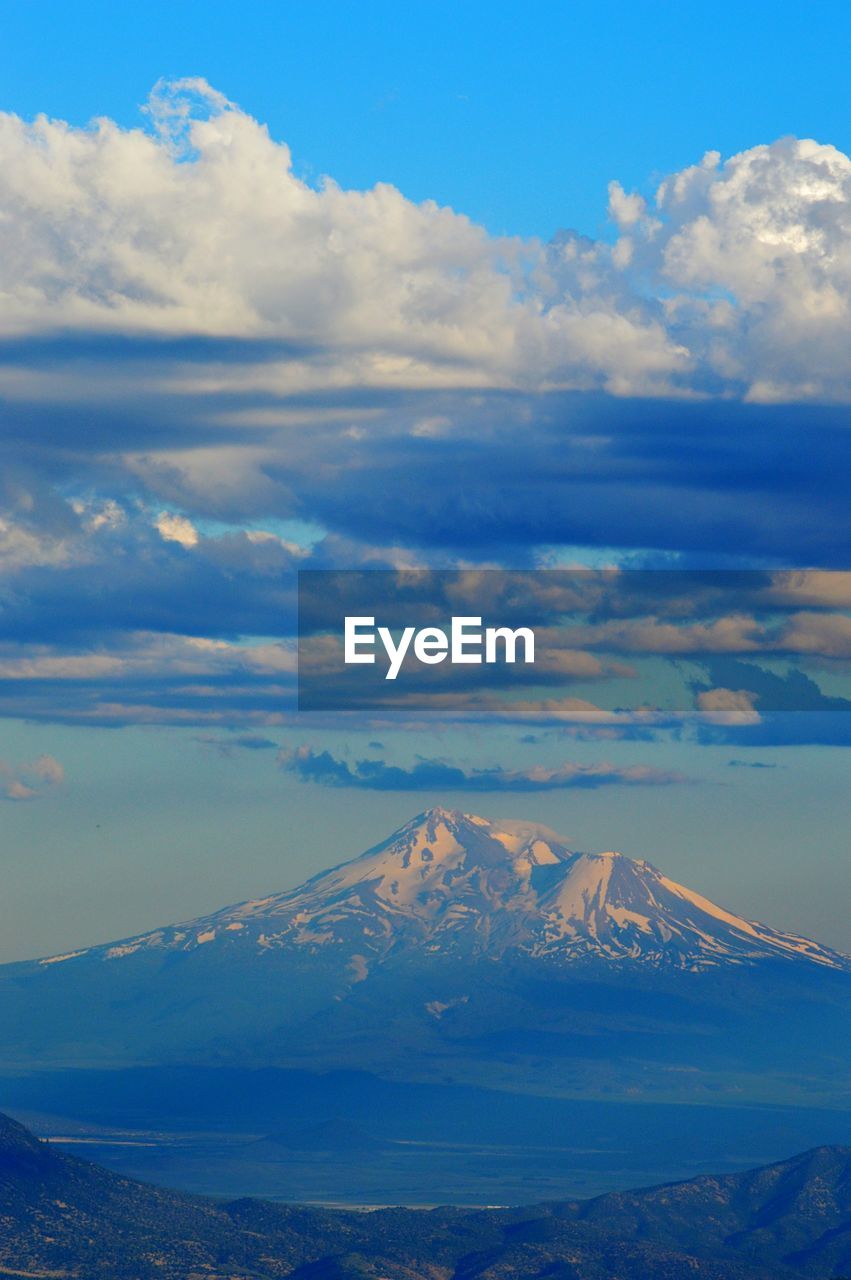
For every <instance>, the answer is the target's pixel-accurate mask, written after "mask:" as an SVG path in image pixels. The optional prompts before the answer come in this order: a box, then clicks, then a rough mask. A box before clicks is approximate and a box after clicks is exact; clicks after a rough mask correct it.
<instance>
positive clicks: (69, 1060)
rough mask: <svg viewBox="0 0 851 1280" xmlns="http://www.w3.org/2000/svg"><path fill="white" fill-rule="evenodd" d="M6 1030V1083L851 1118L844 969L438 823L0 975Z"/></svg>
mask: <svg viewBox="0 0 851 1280" xmlns="http://www.w3.org/2000/svg"><path fill="white" fill-rule="evenodd" d="M329 861H330V859H329ZM0 1026H2V1028H3V1035H2V1036H0V1070H4V1071H10V1070H14V1069H18V1068H19V1067H24V1068H25V1069H30V1068H32V1067H33V1066H37V1067H38V1068H40V1069H43V1068H44V1066H45V1065H46V1064H51V1065H53V1066H54V1067H56V1066H58V1067H61V1068H62V1069H64V1068H67V1067H69V1066H73V1067H75V1068H80V1067H85V1066H104V1065H105V1066H109V1067H116V1066H120V1067H127V1066H139V1067H146V1068H147V1067H150V1066H154V1067H161V1066H162V1067H167V1066H169V1065H173V1064H192V1065H193V1066H204V1067H209V1066H212V1065H214V1064H218V1065H226V1066H228V1067H231V1066H238V1067H240V1068H247V1069H250V1070H255V1069H256V1068H260V1067H263V1068H266V1067H275V1068H282V1067H283V1068H287V1069H293V1068H297V1069H299V1070H309V1071H316V1072H319V1073H325V1072H328V1071H339V1070H341V1069H357V1070H359V1071H367V1072H372V1073H374V1074H379V1075H382V1074H385V1073H386V1074H388V1075H389V1076H390V1077H392V1078H393V1079H396V1080H407V1081H412V1080H413V1081H417V1080H422V1079H424V1078H425V1079H430V1080H442V1079H444V1078H446V1076H449V1077H450V1078H451V1079H453V1080H467V1081H470V1082H474V1083H476V1084H481V1083H482V1082H484V1081H489V1082H490V1083H491V1084H492V1085H493V1086H494V1087H498V1088H500V1089H503V1088H509V1089H510V1088H517V1089H520V1090H528V1089H530V1088H535V1089H539V1090H543V1091H547V1090H553V1091H555V1092H561V1091H565V1090H566V1091H568V1092H570V1093H571V1095H572V1096H589V1095H590V1096H596V1097H611V1096H615V1095H620V1096H623V1097H635V1096H645V1097H651V1098H658V1097H659V1096H660V1095H661V1096H664V1097H678V1098H686V1099H689V1100H692V1099H694V1098H695V1097H696V1096H704V1097H712V1098H718V1097H721V1096H724V1095H725V1094H729V1096H730V1097H731V1098H733V1099H734V1100H736V1101H738V1100H741V1098H742V1097H743V1096H746V1097H749V1098H751V1099H753V1100H758V1101H760V1102H768V1101H778V1100H780V1099H784V1100H786V1101H790V1102H795V1103H796V1104H797V1103H799V1102H801V1101H802V1100H803V1102H804V1103H805V1104H809V1105H816V1104H817V1103H818V1104H820V1105H833V1104H834V1103H836V1102H839V1101H842V1104H843V1105H845V1099H846V1090H847V1088H848V1077H847V1063H848V1062H849V1061H851V961H849V959H848V958H847V957H844V956H841V955H838V954H836V953H835V952H833V951H830V950H828V949H827V948H826V947H823V946H820V945H819V944H818V943H815V942H810V941H808V940H807V939H805V938H800V937H798V936H796V935H793V934H788V933H782V932H779V931H777V930H775V929H771V928H769V927H768V926H766V925H762V924H757V923H755V922H753V921H750V920H745V919H743V918H742V917H741V916H738V915H736V914H734V913H733V912H731V911H727V910H724V909H723V908H721V907H719V906H716V905H715V904H714V903H712V902H709V901H708V900H707V899H705V898H703V897H701V896H700V895H699V894H697V893H694V892H693V891H692V890H690V889H686V888H684V887H683V886H682V885H680V884H677V883H676V882H675V881H673V880H670V879H669V878H668V877H667V876H665V875H663V874H662V872H661V871H658V870H657V869H656V868H655V867H653V866H651V865H650V864H649V863H647V862H638V861H634V860H632V859H631V858H629V857H626V856H624V855H622V854H619V853H580V852H576V851H575V850H572V849H571V848H570V847H569V846H568V844H567V843H566V842H565V841H564V840H562V839H560V838H559V837H558V836H557V835H555V834H554V833H553V832H552V831H549V830H547V829H546V828H543V827H540V826H536V825H535V824H533V823H521V822H505V821H502V822H489V821H488V820H487V819H485V818H480V817H475V816H473V815H471V814H464V813H459V812H456V811H454V810H447V809H430V810H428V812H426V813H423V814H420V815H419V816H418V817H416V818H414V819H413V820H412V821H411V822H409V823H407V824H406V825H405V826H403V827H402V828H400V830H398V831H396V832H394V834H393V835H391V836H390V837H389V839H387V840H385V841H383V842H382V843H381V844H379V845H376V846H375V847H374V848H372V849H369V850H368V851H367V852H366V853H364V854H362V855H361V856H360V857H356V858H354V859H352V860H351V861H348V862H343V863H341V864H340V865H338V866H336V867H334V868H333V869H332V870H330V871H323V872H322V873H321V874H319V875H317V876H314V877H313V879H311V880H308V881H307V882H306V883H305V884H303V885H301V886H300V887H299V888H296V889H292V890H290V891H288V892H285V893H280V894H274V895H272V896H270V897H267V898H262V899H258V900H255V901H251V902H243V903H240V904H238V905H236V906H232V907H227V908H225V909H224V910H222V911H218V912H215V913H214V914H212V915H208V916H203V917H200V918H198V919H195V920H191V921H188V922H186V923H183V924H178V925H170V926H168V927H165V928H162V929H156V930H153V931H151V932H148V933H144V934H140V935H138V936H137V937H134V938H128V939H125V940H123V941H120V942H113V943H109V944H106V945H104V946H98V947H92V948H89V949H87V950H82V951H78V952H74V953H71V954H65V955H55V956H50V957H47V958H46V959H43V960H36V961H28V962H25V963H22V964H13V965H2V966H0ZM790 1028H792V1029H793V1034H790Z"/></svg>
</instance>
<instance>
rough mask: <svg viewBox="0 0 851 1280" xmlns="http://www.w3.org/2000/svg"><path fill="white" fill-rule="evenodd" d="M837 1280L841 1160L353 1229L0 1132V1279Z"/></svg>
mask: <svg viewBox="0 0 851 1280" xmlns="http://www.w3.org/2000/svg"><path fill="white" fill-rule="evenodd" d="M4 1269H5V1270H4ZM849 1269H851V1149H848V1148H839V1147H824V1148H819V1149H817V1150H815V1151H811V1152H808V1153H806V1154H804V1155H802V1156H798V1157H796V1158H794V1159H792V1160H787V1161H784V1162H782V1163H780V1164H777V1165H773V1166H770V1167H768V1168H764V1169H758V1170H754V1171H752V1172H749V1173H746V1174H740V1175H731V1176H729V1177H721V1178H698V1179H695V1180H694V1181H692V1182H686V1183H679V1184H672V1185H670V1186H665V1187H656V1188H651V1189H650V1190H647V1191H636V1192H631V1193H628V1194H617V1195H608V1196H602V1197H599V1198H597V1199H596V1200H593V1201H588V1202H576V1203H566V1204H545V1205H538V1206H533V1207H530V1208H525V1209H503V1210H473V1211H470V1210H461V1209H439V1210H434V1211H431V1212H423V1211H414V1210H407V1209H386V1210H379V1211H376V1212H373V1213H366V1214H360V1213H352V1212H349V1213H346V1212H332V1211H328V1210H321V1209H313V1208H309V1207H297V1206H286V1205H273V1204H267V1203H263V1202H260V1201H252V1200H241V1201H236V1202H233V1203H230V1204H221V1203H216V1202H214V1201H209V1200H202V1199H197V1198H193V1197H189V1196H182V1195H178V1194H176V1193H174V1192H169V1191H163V1190H159V1189H157V1188H155V1187H150V1186H145V1185H142V1184H140V1183H136V1182H132V1181H130V1180H128V1179H125V1178H120V1177H117V1176H115V1175H113V1174H110V1173H107V1172H106V1171H105V1170H102V1169H99V1168H98V1167H97V1166H95V1165H92V1164H88V1163H86V1162H85V1161H81V1160H76V1159H74V1158H72V1157H70V1156H65V1155H60V1154H58V1153H57V1152H55V1151H54V1150H52V1149H51V1148H50V1147H49V1146H46V1145H44V1144H42V1143H40V1142H38V1141H37V1140H36V1139H34V1138H33V1137H32V1136H31V1135H30V1134H29V1133H28V1132H27V1131H26V1130H25V1129H23V1128H22V1127H21V1126H20V1125H17V1124H15V1123H14V1122H13V1121H10V1120H6V1119H5V1118H0V1274H10V1273H11V1274H14V1275H18V1276H21V1275H23V1276H32V1277H36V1276H41V1277H44V1276H52V1277H67V1278H68V1280H154V1277H157V1278H158V1280H202V1277H203V1278H204V1280H283V1278H284V1277H292V1278H293V1280H355V1278H357V1277H360V1278H365V1277H369V1278H370V1280H379V1278H383V1280H543V1278H544V1277H547V1278H548V1280H613V1278H614V1277H617V1280H682V1277H683V1276H688V1277H690V1278H691V1280H783V1278H784V1277H786V1278H787V1280H792V1278H793V1277H795V1276H797V1277H799V1278H800V1277H804V1276H806V1277H812V1278H813V1280H827V1278H828V1277H834V1276H837V1275H841V1274H842V1273H843V1271H846V1270H849Z"/></svg>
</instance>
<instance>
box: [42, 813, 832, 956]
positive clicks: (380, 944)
mask: <svg viewBox="0 0 851 1280" xmlns="http://www.w3.org/2000/svg"><path fill="white" fill-rule="evenodd" d="M201 947H226V948H227V949H228V950H231V951H238V952H240V953H244V952H245V950H246V949H248V948H250V949H253V950H259V951H270V950H278V949H285V950H292V949H297V950H299V951H301V952H306V953H319V952H324V953H325V955H326V958H329V959H330V958H331V956H332V955H334V954H336V955H339V956H343V955H345V957H346V961H347V963H349V964H350V965H351V966H352V967H353V969H354V971H355V973H356V974H357V976H358V977H359V978H360V979H363V978H365V977H366V976H367V974H368V972H369V971H370V969H371V968H372V967H373V966H375V965H379V964H384V963H387V962H389V961H390V960H392V958H394V957H398V956H399V955H400V954H402V953H404V952H405V951H407V950H409V949H411V948H416V949H418V950H424V951H425V952H427V953H439V954H441V955H444V956H447V957H464V956H468V957H474V956H488V957H491V958H496V959H498V958H501V957H503V956H505V954H506V953H507V952H509V951H512V952H517V953H523V954H525V955H528V956H530V957H536V958H540V959H547V960H549V961H550V962H552V963H559V964H573V963H577V962H583V963H586V964H587V963H591V962H595V961H596V962H601V963H604V964H606V965H610V966H611V965H617V966H634V965H641V966H651V967H657V968H660V967H664V968H679V969H688V970H692V971H701V970H705V969H709V968H715V967H718V966H723V965H731V964H732V965H746V964H754V963H756V962H759V961H763V960H784V961H798V962H805V963H808V964H814V965H820V966H823V967H825V968H829V969H846V968H851V961H849V960H848V959H847V958H846V957H844V956H841V955H839V954H837V953H836V952H833V951H830V950H829V949H828V948H826V947H822V946H820V945H819V944H818V943H815V942H811V941H809V940H808V939H806V938H802V937H799V936H797V935H796V934H789V933H783V932H780V931H778V930H776V929H771V928H769V927H768V926H767V925H763V924H759V923H757V922H755V921H751V920H746V919H744V918H743V917H741V916H738V915H736V914H734V913H732V912H730V911H727V910H725V909H724V908H723V907H719V906H717V905H716V904H715V903H713V902H710V901H709V900H708V899H707V898H704V897H702V896H701V895H700V894H698V893H695V892H693V891H692V890H691V889H687V888H685V887H684V886H683V885H681V884H678V883H677V882H676V881H674V880H670V879H669V878H668V877H667V876H665V875H663V874H662V872H661V871H659V870H657V868H656V867H654V866H652V865H651V864H650V863H649V862H644V861H635V860H633V859H632V858H628V857H626V856H625V855H623V854H620V853H615V852H605V853H577V852H575V851H573V850H571V849H569V848H568V846H567V845H566V844H565V843H564V841H563V840H562V839H561V838H560V837H558V836H557V835H556V834H555V833H554V832H552V831H550V830H549V829H548V828H546V827H542V826H539V825H537V824H535V823H524V822H512V821H503V822H501V823H496V822H491V821H489V820H488V819H486V818H481V817H478V816H476V815H475V814H468V813H461V812H460V811H459V810H455V809H443V808H433V809H428V810H426V811H425V812H424V813H421V814H419V815H418V816H417V817H415V818H413V819H412V820H411V821H410V822H408V823H406V824H405V826H403V827H401V828H400V829H399V830H398V831H395V832H394V833H393V834H392V835H391V836H390V837H389V838H388V839H387V840H384V841H382V843H381V844H378V845H375V846H374V847H373V848H372V849H369V850H367V852H366V853H363V854H361V855H360V857H357V858H354V859H353V860H351V861H349V862H344V863H342V864H341V865H339V866H337V867H335V868H333V869H332V870H330V871H324V872H321V873H320V874H319V875H317V876H314V877H313V878H312V879H310V880H308V881H307V882H306V883H305V884H303V885H301V886H300V887H299V888H297V889H294V890H291V891H289V892H287V893H281V894H275V895H273V896H271V897H268V898H261V899H257V900H254V901H249V902H244V903H241V904H239V905H237V906H234V907H226V908H224V909H223V910H222V911H219V912H216V913H215V914H214V915H210V916H204V917H201V918H199V919H196V920H192V921H190V922H188V923H184V924H181V925H176V926H171V927H168V928H164V929H158V930H155V931H154V932H151V933H146V934H142V935H140V936H138V937H135V938H130V939H127V940H125V941H123V942H119V943H114V944H111V945H108V946H105V947H99V948H93V949H91V950H89V951H83V952H77V953H74V954H73V955H66V956H53V957H49V958H47V959H45V960H43V961H41V962H40V963H41V964H42V965H55V964H58V963H60V962H64V961H76V960H78V959H79V958H80V957H82V956H89V957H97V958H99V959H101V960H104V961H120V960H122V959H124V958H126V957H128V956H132V955H136V954H138V953H139V952H145V951H151V950H153V951H161V950H168V951H180V952H187V951H193V950H197V949H198V948H201Z"/></svg>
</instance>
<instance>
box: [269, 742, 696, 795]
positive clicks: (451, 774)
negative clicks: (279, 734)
mask: <svg viewBox="0 0 851 1280" xmlns="http://www.w3.org/2000/svg"><path fill="white" fill-rule="evenodd" d="M278 763H279V765H280V767H281V768H282V769H284V770H285V771H286V772H288V773H293V774H295V775H296V776H297V777H298V778H300V779H301V780H302V781H303V782H316V783H320V784H321V785H322V786H326V787H355V788H360V789H362V790H366V791H429V790H432V789H434V790H443V791H453V790H454V791H564V790H570V789H581V790H596V789H597V788H599V787H611V786H630V787H641V786H671V785H673V784H676V783H684V782H688V781H689V779H688V778H686V777H685V776H684V775H683V774H681V773H677V772H672V771H666V770H661V769H654V768H651V767H650V766H649V765H640V764H637V765H629V766H625V767H624V766H617V765H613V764H608V763H605V762H603V763H599V764H588V765H586V764H574V763H570V762H565V763H563V764H561V765H557V766H555V767H548V766H544V765H536V766H533V767H532V768H529V769H505V768H502V767H500V766H493V767H492V768H487V769H478V768H472V769H471V768H466V767H464V766H461V765H455V764H451V763H448V762H447V761H445V760H419V761H417V763H416V764H414V765H411V766H409V767H404V766H401V765H394V764H389V763H388V762H386V761H384V760H366V759H365V760H357V761H354V762H352V763H349V761H347V760H344V759H342V758H340V757H338V756H334V755H332V754H331V752H329V751H315V750H314V749H313V748H311V747H307V746H302V747H297V748H295V749H294V750H288V751H282V752H281V753H280V755H279V757H278Z"/></svg>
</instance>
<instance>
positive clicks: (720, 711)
mask: <svg viewBox="0 0 851 1280" xmlns="http://www.w3.org/2000/svg"><path fill="white" fill-rule="evenodd" d="M756 700H757V695H756V694H755V693H751V692H750V691H749V690H747V689H706V690H705V691H704V692H703V693H699V694H698V695H697V706H698V710H699V711H700V712H701V715H702V717H703V719H704V720H705V721H706V722H707V724H723V725H745V724H759V723H760V719H761V717H760V714H759V712H758V711H757V710H756V709H755V707H754V703H755V702H756Z"/></svg>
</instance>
